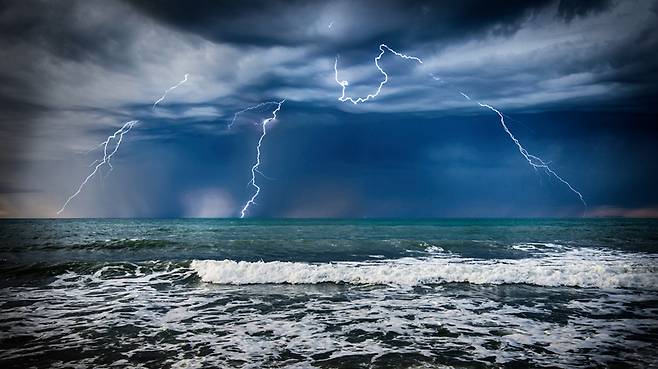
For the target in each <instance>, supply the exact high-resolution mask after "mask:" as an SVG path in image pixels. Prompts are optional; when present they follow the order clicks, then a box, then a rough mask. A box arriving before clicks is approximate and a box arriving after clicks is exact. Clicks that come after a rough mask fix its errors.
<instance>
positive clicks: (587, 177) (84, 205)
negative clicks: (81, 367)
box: [0, 0, 658, 217]
mask: <svg viewBox="0 0 658 369" xmlns="http://www.w3.org/2000/svg"><path fill="white" fill-rule="evenodd" d="M330 25H331V26H330ZM656 29H658V3H656V2H653V1H623V2H622V1H564V0H562V1H535V2H528V1H518V2H517V1H494V2H486V3H485V2H476V1H463V2H454V1H432V2H428V1H392V0H390V1H329V2H320V1H243V2H234V1H209V0H207V1H206V0H204V1H194V2H191V3H190V2H180V1H173V0H172V1H169V0H166V1H157V2H156V1H142V0H127V1H59V2H49V1H35V0H30V1H20V2H19V1H3V2H0V47H2V50H3V58H2V59H0V109H2V112H3V114H2V116H0V134H1V137H2V142H1V145H0V216H5V217H17V216H39V217H43V216H45V217H49V216H54V215H55V211H56V210H57V209H58V208H59V206H61V203H62V202H63V200H65V199H66V197H67V196H68V195H70V193H71V192H72V190H73V189H74V188H75V187H76V186H77V184H78V183H79V181H80V180H81V179H82V178H84V177H85V176H86V174H87V173H88V171H89V168H88V165H89V164H90V163H91V162H92V161H93V160H95V159H97V154H98V152H93V151H92V152H90V153H89V152H87V151H88V149H90V148H93V147H94V146H95V145H97V144H98V142H101V141H102V140H104V139H105V137H107V135H109V134H111V133H112V132H114V131H115V130H116V129H117V128H118V127H120V125H121V123H122V122H124V121H126V120H130V119H139V120H140V123H139V125H137V126H136V127H135V130H134V131H132V132H131V133H130V135H127V136H126V141H125V142H124V143H123V146H122V147H121V149H120V151H119V152H118V153H117V156H116V160H115V162H114V164H113V165H114V167H115V169H114V170H113V171H112V173H109V174H108V173H105V172H104V173H103V174H102V175H101V176H99V178H97V179H94V181H92V182H91V183H90V184H89V186H87V188H86V189H85V191H84V192H83V193H82V194H81V196H80V198H79V199H76V201H74V202H73V203H72V204H71V207H70V209H68V210H67V212H66V213H64V214H63V215H64V216H155V217H158V216H168V217H169V216H171V217H173V216H234V215H236V214H237V213H238V211H239V207H240V206H239V205H240V204H241V203H243V202H244V201H245V200H246V199H247V198H248V197H249V193H250V189H249V188H247V187H245V185H246V183H247V182H248V180H249V172H248V170H249V167H250V165H251V164H252V161H253V159H254V154H255V152H254V150H255V148H254V145H255V142H256V140H257V138H258V127H257V126H255V125H254V124H253V123H254V122H258V121H259V120H260V119H263V118H265V117H266V115H267V111H264V110H263V111H259V112H255V113H253V114H250V115H245V116H244V117H243V118H242V119H240V120H239V121H238V124H237V126H236V127H234V129H231V130H229V129H227V123H228V121H229V120H230V119H231V118H232V116H233V114H234V113H235V112H236V111H238V110H240V109H242V108H244V107H246V106H249V105H253V104H256V103H258V102H261V101H267V100H273V99H283V98H285V99H287V101H286V103H285V105H284V106H283V109H282V111H281V114H280V117H279V120H277V121H276V123H275V124H273V125H272V126H271V131H270V135H268V138H267V141H266V142H265V145H264V148H263V150H264V153H265V156H264V161H263V167H262V169H263V171H264V172H265V173H266V175H267V177H268V178H270V179H268V178H261V181H262V182H263V184H264V187H263V192H262V195H261V196H262V197H261V198H260V199H259V201H258V205H257V206H255V207H254V210H253V214H251V215H254V216H272V217H277V216H293V217H298V216H299V217H313V216H317V217H324V216H332V217H361V216H365V217H369V216H574V215H581V214H582V213H583V210H584V209H583V208H582V206H581V205H580V203H579V202H578V201H577V199H575V198H574V196H573V194H572V193H570V192H569V191H568V190H565V188H564V187H563V186H561V185H560V184H559V183H555V181H553V180H551V179H550V178H548V177H546V176H544V175H542V174H540V173H536V172H534V171H533V170H532V169H531V168H529V167H528V166H527V163H525V162H524V161H523V158H522V157H521V156H520V155H519V153H518V151H516V149H515V147H514V146H513V144H512V143H511V142H510V140H509V137H507V136H506V135H505V134H504V132H503V131H502V130H501V129H500V125H499V122H498V120H497V116H496V115H495V114H492V112H491V111H488V110H482V109H481V108H479V107H478V106H477V105H475V106H474V104H473V103H472V102H469V101H468V100H465V99H464V98H463V97H462V96H461V95H459V94H458V93H457V92H456V90H455V88H456V87H458V88H459V90H461V91H466V92H468V94H469V95H471V96H473V97H474V98H477V99H478V100H481V101H486V102H487V103H490V104H492V105H494V106H497V107H499V108H500V109H502V110H503V111H504V112H505V113H506V114H507V115H508V116H509V125H510V127H511V129H512V130H513V131H514V132H515V133H516V134H517V136H518V137H519V138H520V139H521V141H522V142H524V144H525V145H526V146H527V148H528V149H529V150H530V151H531V152H534V153H537V154H539V155H541V156H542V157H543V158H545V159H546V160H549V161H550V162H551V163H552V165H553V166H554V167H555V168H557V169H558V170H559V172H560V173H561V174H563V175H564V176H565V177H566V178H568V179H569V180H570V181H571V182H572V183H574V184H575V185H576V186H577V187H578V188H579V189H581V191H582V192H583V194H584V195H585V197H586V198H587V200H588V202H589V203H590V205H591V208H590V209H589V211H590V213H591V214H593V215H613V214H612V213H613V212H612V210H611V209H623V211H621V210H620V211H618V212H617V213H618V214H619V215H634V214H653V213H652V212H651V209H655V208H658V195H656V194H655V191H654V190H653V188H654V187H655V186H656V184H658V178H657V177H656V175H655V174H654V173H656V165H655V163H654V160H653V158H655V157H657V156H656V154H657V151H658V148H656V147H655V140H656V138H657V137H658V128H656V126H655V123H654V121H656V114H657V112H658V111H657V110H656V106H658V99H657V96H658V91H657V90H656V86H658V81H657V80H656V78H657V77H656V76H657V75H658V57H657V56H656V53H655V50H656V49H657V48H658V34H657V32H656ZM380 43H386V44H387V45H389V46H390V47H392V48H393V49H396V50H398V51H402V52H405V53H407V54H410V55H415V56H418V57H421V58H422V59H423V61H424V63H423V65H416V64H413V63H409V62H408V61H404V60H401V59H398V58H393V57H391V56H390V55H386V56H384V58H383V59H382V66H383V67H384V68H385V69H386V70H387V72H388V74H389V76H390V80H389V83H388V84H387V85H386V86H385V88H384V89H383V91H382V94H381V95H380V96H378V97H377V99H375V100H373V101H372V102H369V103H368V104H362V105H359V106H353V105H352V104H346V103H341V102H339V101H338V100H337V97H338V96H339V95H340V86H338V85H337V84H336V82H335V81H334V70H333V66H334V60H335V58H336V56H337V55H339V59H338V60H339V61H338V63H339V64H338V65H339V70H340V78H341V79H346V80H349V81H350V86H349V87H348V92H349V94H350V95H357V96H361V95H364V94H367V93H368V92H370V91H372V89H373V88H374V87H376V85H377V83H378V82H379V79H380V78H381V74H379V72H378V71H377V69H376V68H374V65H373V63H372V59H373V57H374V56H375V55H377V53H378V52H379V50H378V46H379V44H380ZM186 73H189V74H190V81H189V82H188V83H186V84H185V85H184V86H182V87H181V88H180V89H177V90H176V91H175V92H173V93H172V94H170V95H169V96H168V97H167V100H166V101H165V102H164V103H163V104H162V105H161V108H160V109H158V110H157V111H152V110H151V109H150V106H151V104H152V103H153V101H154V100H155V99H157V98H158V97H159V96H161V94H162V92H163V91H164V89H166V88H167V87H169V86H171V85H173V84H174V83H176V82H177V81H179V80H180V79H181V78H182V76H183V75H184V74H186ZM430 73H431V74H432V75H436V76H440V77H441V81H436V80H434V79H432V78H428V75H429V74H430ZM231 209H233V210H231ZM633 209H642V211H634V210H633ZM647 209H649V210H647ZM617 213H615V214H617Z"/></svg>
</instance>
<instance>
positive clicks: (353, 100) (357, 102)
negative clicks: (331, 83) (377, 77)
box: [334, 44, 423, 105]
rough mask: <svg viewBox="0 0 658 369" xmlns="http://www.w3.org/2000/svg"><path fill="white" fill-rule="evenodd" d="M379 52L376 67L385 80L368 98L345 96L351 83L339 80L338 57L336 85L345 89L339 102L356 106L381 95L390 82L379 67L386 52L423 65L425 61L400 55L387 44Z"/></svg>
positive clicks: (335, 64)
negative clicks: (383, 88) (347, 102)
mask: <svg viewBox="0 0 658 369" xmlns="http://www.w3.org/2000/svg"><path fill="white" fill-rule="evenodd" d="M379 50H380V53H379V55H377V56H376V57H375V66H376V67H377V69H379V73H381V74H382V75H383V76H384V79H383V80H382V81H381V82H379V87H377V90H376V91H375V92H374V93H371V94H368V95H366V97H358V98H356V99H354V98H351V97H349V96H345V90H346V89H347V86H348V85H349V82H347V81H345V80H339V79H338V57H336V61H335V62H334V75H335V79H336V83H338V84H339V85H340V86H341V87H342V88H343V90H342V93H341V95H340V97H339V98H338V100H340V101H349V102H351V103H352V104H354V105H356V104H359V103H363V102H366V101H368V100H370V99H374V98H375V97H377V95H379V93H380V92H381V91H382V87H384V85H385V84H386V82H388V74H386V72H384V70H383V69H382V67H381V66H380V65H379V61H380V60H381V58H382V56H383V55H384V53H385V52H386V50H388V51H390V52H391V53H393V54H394V55H396V56H399V57H400V58H402V59H411V60H414V61H416V62H418V63H420V64H423V61H422V60H420V59H419V58H417V57H415V56H409V55H405V54H402V53H399V52H397V51H395V50H393V49H391V48H390V47H388V46H387V45H386V44H381V45H379Z"/></svg>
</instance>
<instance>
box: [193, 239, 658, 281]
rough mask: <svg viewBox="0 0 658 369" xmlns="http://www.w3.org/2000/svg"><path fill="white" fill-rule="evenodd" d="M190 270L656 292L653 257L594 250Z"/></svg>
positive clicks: (207, 274)
mask: <svg viewBox="0 0 658 369" xmlns="http://www.w3.org/2000/svg"><path fill="white" fill-rule="evenodd" d="M191 268H192V269H193V270H194V271H196V273H197V274H198V275H199V276H200V277H201V279H202V280H203V281H204V282H211V283H218V284H264V283H290V284H315V283H347V284H383V285H400V286H416V285H423V284H432V283H445V282H467V283H473V284H513V283H525V284H532V285H540V286H573V287H595V288H642V289H649V290H658V273H657V272H658V267H656V262H655V258H653V257H651V256H649V255H641V254H630V253H615V252H611V251H599V250H593V249H580V250H571V251H567V252H563V253H560V254H557V253H555V254H551V255H549V256H546V257H541V258H528V259H520V260H476V259H465V258H426V259H411V258H405V259H398V260H382V261H371V262H363V263H355V262H338V263H325V264H310V263H301V262H282V261H271V262H262V261H261V262H244V261H239V262H237V261H233V260H194V261H193V262H192V263H191Z"/></svg>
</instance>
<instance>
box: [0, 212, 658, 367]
mask: <svg viewBox="0 0 658 369" xmlns="http://www.w3.org/2000/svg"><path fill="white" fill-rule="evenodd" d="M0 260H1V263H0V367H2V368H29V367H35V368H45V367H53V368H123V367H130V368H234V367H235V368H604V367H623V368H649V367H658V354H657V353H656V348H657V347H658V220H627V219H438V220H437V219H428V220H405V219H391V220H238V219H135V220H133V219H85V220H77V219H76V220H73V219H72V220H2V221H0Z"/></svg>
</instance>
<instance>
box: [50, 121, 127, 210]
mask: <svg viewBox="0 0 658 369" xmlns="http://www.w3.org/2000/svg"><path fill="white" fill-rule="evenodd" d="M137 122H138V121H136V120H131V121H129V122H126V123H124V124H123V126H122V127H121V128H119V129H118V130H116V131H115V132H114V133H113V134H112V135H110V136H109V137H108V138H107V140H105V141H103V142H102V144H103V159H101V160H100V161H99V162H98V164H96V166H95V167H94V170H93V171H92V172H91V173H89V175H88V176H87V177H86V178H85V179H84V180H83V181H82V183H80V186H78V189H77V190H76V191H75V192H74V193H73V195H71V196H69V198H68V199H66V202H65V203H64V205H62V207H61V208H60V209H59V210H58V211H57V214H60V213H61V212H63V211H64V209H66V206H67V205H68V204H69V202H71V200H73V199H74V198H75V197H76V196H78V195H79V194H80V191H82V188H83V187H84V186H85V185H86V184H87V182H89V180H90V179H91V178H92V177H93V176H94V175H95V174H96V173H97V172H98V170H99V169H100V168H101V167H102V166H103V164H108V165H110V166H111V164H110V159H111V158H112V156H113V155H114V154H115V153H116V152H117V150H119V146H120V145H121V141H122V140H123V135H125V134H126V133H128V132H129V131H130V130H131V129H132V128H133V126H134V125H135V124H137ZM113 141H114V149H113V150H112V151H111V152H109V153H108V151H107V149H108V146H109V145H110V143H111V142H113Z"/></svg>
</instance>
